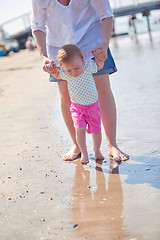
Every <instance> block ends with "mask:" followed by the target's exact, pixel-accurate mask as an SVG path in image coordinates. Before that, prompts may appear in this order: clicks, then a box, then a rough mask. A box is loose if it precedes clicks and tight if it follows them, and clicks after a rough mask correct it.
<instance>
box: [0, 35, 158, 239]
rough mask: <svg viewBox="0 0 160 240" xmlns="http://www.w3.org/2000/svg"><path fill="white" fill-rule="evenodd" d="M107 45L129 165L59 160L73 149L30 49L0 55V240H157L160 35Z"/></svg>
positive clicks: (53, 86) (54, 90)
mask: <svg viewBox="0 0 160 240" xmlns="http://www.w3.org/2000/svg"><path fill="white" fill-rule="evenodd" d="M153 35H154V36H153V41H152V42H150V40H149V37H148V38H147V36H148V35H146V36H144V35H140V36H139V38H138V40H139V43H138V44H137V43H136V42H135V41H134V40H133V39H130V38H120V39H118V40H116V39H113V40H112V42H111V48H112V53H113V55H114V56H115V60H116V62H117V66H118V69H119V72H118V73H116V74H114V75H112V76H111V85H112V89H113V92H114V96H115V99H116V104H117V110H118V123H117V125H118V129H117V140H118V144H119V146H120V148H122V149H123V150H124V151H126V152H127V153H128V154H130V156H131V159H130V160H129V161H127V162H124V163H122V164H120V165H118V164H117V163H116V162H114V161H111V160H109V159H108V156H107V146H106V140H105V136H104V131H103V142H102V152H103V154H104V155H105V160H104V161H103V162H96V161H95V159H94V155H93V150H92V139H91V136H90V135H87V143H88V151H89V159H90V163H89V164H88V165H86V166H84V165H82V164H80V160H79V159H77V160H76V161H74V162H72V163H67V162H63V161H62V160H61V155H62V154H63V153H65V152H66V151H67V150H68V149H69V148H70V146H71V140H70V138H69V135H68V132H67V130H66V127H65V125H64V123H63V119H62V116H61V112H60V106H59V97H58V89H57V86H56V84H52V83H49V82H48V76H47V74H45V73H43V72H42V71H41V69H40V60H39V56H38V53H37V51H35V52H28V51H26V50H24V51H20V52H19V53H16V54H13V55H10V56H8V57H5V58H0V101H1V106H0V122H1V125H0V132H1V145H0V165H1V167H0V169H1V171H0V186H1V188H0V206H1V210H0V239H2V240H22V239H23V240H29V239H34V240H38V239H41V240H43V239H44V240H53V239H57V240H62V239H67V240H70V239H76V240H80V239H89V240H113V239H126V240H129V239H130V240H131V239H132V240H133V239H134V240H151V239H152V240H159V238H160V180H159V176H160V149H159V143H160V126H159V122H160V117H159V116H160V109H159V102H160V101H159V100H160V95H159V90H160V82H159V79H160V71H159V60H160V57H159V54H158V51H159V46H160V40H159V39H160V38H159V35H157V33H154V34H153Z"/></svg>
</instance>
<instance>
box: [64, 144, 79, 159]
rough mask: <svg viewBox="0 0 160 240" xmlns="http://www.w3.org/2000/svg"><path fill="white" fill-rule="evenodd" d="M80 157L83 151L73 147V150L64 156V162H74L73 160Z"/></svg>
mask: <svg viewBox="0 0 160 240" xmlns="http://www.w3.org/2000/svg"><path fill="white" fill-rule="evenodd" d="M80 155H81V151H80V149H79V147H78V146H76V145H73V147H72V148H71V150H70V151H69V152H67V153H66V154H64V155H63V156H62V160H63V161H73V160H75V159H77V158H79V157H80Z"/></svg>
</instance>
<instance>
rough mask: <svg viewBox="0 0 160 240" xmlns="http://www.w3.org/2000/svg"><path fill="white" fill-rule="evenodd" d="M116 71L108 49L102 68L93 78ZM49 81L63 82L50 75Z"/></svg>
mask: <svg viewBox="0 0 160 240" xmlns="http://www.w3.org/2000/svg"><path fill="white" fill-rule="evenodd" d="M116 71H117V68H116V65H115V62H114V59H113V57H112V54H111V51H110V49H109V48H108V50H107V59H106V61H105V62H104V66H103V68H102V69H101V70H98V71H97V72H96V73H93V76H97V75H103V74H107V73H109V74H112V73H114V72H116ZM49 81H50V82H59V81H63V80H62V79H57V78H55V77H53V76H52V75H50V78H49Z"/></svg>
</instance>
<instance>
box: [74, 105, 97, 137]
mask: <svg viewBox="0 0 160 240" xmlns="http://www.w3.org/2000/svg"><path fill="white" fill-rule="evenodd" d="M70 111H71V115H72V119H73V122H74V127H75V129H78V128H86V127H87V126H88V127H87V133H95V132H100V131H101V114H100V108H99V104H98V101H97V102H95V103H93V104H91V105H80V104H77V103H73V102H72V104H71V106H70Z"/></svg>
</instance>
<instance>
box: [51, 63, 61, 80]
mask: <svg viewBox="0 0 160 240" xmlns="http://www.w3.org/2000/svg"><path fill="white" fill-rule="evenodd" d="M52 67H53V68H52V71H51V75H53V76H54V77H55V78H57V79H61V77H60V74H59V68H58V67H57V66H56V64H55V63H54V64H53V66H52Z"/></svg>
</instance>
